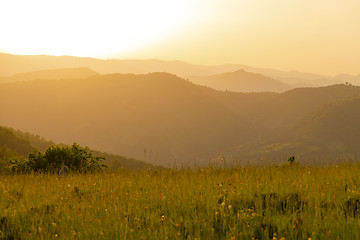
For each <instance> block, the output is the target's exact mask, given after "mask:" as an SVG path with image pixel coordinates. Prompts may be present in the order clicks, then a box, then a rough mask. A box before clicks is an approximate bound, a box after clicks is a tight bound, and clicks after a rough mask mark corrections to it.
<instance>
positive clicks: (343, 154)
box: [237, 96, 360, 164]
mask: <svg viewBox="0 0 360 240" xmlns="http://www.w3.org/2000/svg"><path fill="white" fill-rule="evenodd" d="M359 121H360V96H358V97H355V98H350V99H347V100H343V101H339V102H335V103H332V104H328V105H325V106H323V107H321V108H319V109H317V110H316V111H314V112H311V113H310V114H307V115H305V116H304V117H303V118H301V119H300V120H298V121H296V122H295V123H294V124H292V125H291V126H288V127H286V128H284V129H281V130H279V132H278V133H277V134H274V135H272V136H271V137H270V138H268V139H267V140H265V141H263V142H258V143H254V144H249V145H246V146H241V147H240V148H239V149H238V155H237V156H238V157H239V158H240V159H241V158H242V159H268V160H269V159H271V160H272V161H274V162H280V161H284V160H286V159H287V157H289V156H291V155H295V156H296V157H297V158H298V160H299V161H300V162H303V163H304V162H305V163H309V164H324V163H330V162H338V161H342V160H350V159H352V160H359V159H358V157H359V154H360V146H359V140H360V131H359V127H358V123H359Z"/></svg>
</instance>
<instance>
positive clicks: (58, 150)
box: [8, 143, 106, 173]
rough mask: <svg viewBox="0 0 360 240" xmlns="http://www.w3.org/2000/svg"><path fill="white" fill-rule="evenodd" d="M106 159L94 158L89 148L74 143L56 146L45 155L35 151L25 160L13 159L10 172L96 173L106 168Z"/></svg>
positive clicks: (9, 168) (50, 148) (9, 167)
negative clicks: (104, 161) (104, 162)
mask: <svg viewBox="0 0 360 240" xmlns="http://www.w3.org/2000/svg"><path fill="white" fill-rule="evenodd" d="M103 160H104V157H99V156H94V155H93V154H92V151H91V150H90V149H89V148H87V147H85V148H84V147H80V145H78V144H76V143H74V144H73V145H72V146H71V147H70V146H60V145H54V146H51V147H49V148H48V149H47V150H46V151H45V152H44V153H41V152H40V151H39V150H37V149H35V150H33V151H32V152H31V153H29V155H28V158H26V159H24V160H19V159H13V160H11V162H10V165H9V166H8V170H9V171H10V172H50V173H67V172H82V173H84V172H96V171H99V170H101V169H102V168H103V167H106V165H105V164H103V163H102V161H103Z"/></svg>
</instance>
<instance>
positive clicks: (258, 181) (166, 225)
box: [0, 164, 360, 239]
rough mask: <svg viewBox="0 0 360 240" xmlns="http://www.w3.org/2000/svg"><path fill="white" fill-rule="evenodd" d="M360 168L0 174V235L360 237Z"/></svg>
mask: <svg viewBox="0 0 360 240" xmlns="http://www.w3.org/2000/svg"><path fill="white" fill-rule="evenodd" d="M359 209H360V164H341V165H339V166H336V165H333V166H323V167H306V166H301V165H294V166H263V167H246V168H232V169H213V168H206V169H196V170H191V169H186V170H169V169H164V170H156V171H155V170H147V171H127V170H123V171H119V172H117V173H102V174H89V175H75V174H68V175H66V174H65V175H51V174H21V175H0V239H309V238H311V239H360V218H359V217H360V212H359V211H360V210H359Z"/></svg>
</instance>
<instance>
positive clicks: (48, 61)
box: [0, 53, 360, 90]
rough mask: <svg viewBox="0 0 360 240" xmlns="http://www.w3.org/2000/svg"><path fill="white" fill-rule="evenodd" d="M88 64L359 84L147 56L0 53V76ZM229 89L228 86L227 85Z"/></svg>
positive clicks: (305, 83)
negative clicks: (101, 56) (102, 56)
mask: <svg viewBox="0 0 360 240" xmlns="http://www.w3.org/2000/svg"><path fill="white" fill-rule="evenodd" d="M83 67H86V68H90V69H91V70H93V71H95V72H97V73H99V74H109V73H134V74H147V73H150V72H168V73H172V74H176V75H178V76H180V77H182V78H185V79H188V78H191V77H198V76H210V75H216V74H223V73H227V72H235V71H238V70H244V71H247V72H251V73H258V74H262V75H264V76H267V77H270V78H272V79H274V80H278V81H281V82H283V83H285V84H287V85H291V86H292V87H293V88H294V87H316V86H327V85H331V84H339V83H345V82H349V83H351V84H353V85H359V84H360V78H359V76H352V75H345V74H342V75H337V76H335V77H331V76H325V75H319V74H312V73H303V72H298V71H279V70H274V69H264V68H256V67H251V66H247V65H243V64H224V65H213V66H206V65H195V64H189V63H186V62H182V61H162V60H156V59H149V60H118V59H113V60H100V59H95V58H79V57H71V56H61V57H56V56H47V55H36V56H34V55H27V56H24V55H10V54H3V53H0V77H10V76H12V75H14V74H17V73H25V72H34V71H41V70H49V69H59V68H83ZM230 90H231V89H230Z"/></svg>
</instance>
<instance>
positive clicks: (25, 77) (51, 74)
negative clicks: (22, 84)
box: [0, 67, 98, 83]
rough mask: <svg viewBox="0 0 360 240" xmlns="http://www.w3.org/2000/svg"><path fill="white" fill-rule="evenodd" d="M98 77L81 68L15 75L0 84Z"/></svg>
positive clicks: (1, 79) (87, 69)
mask: <svg viewBox="0 0 360 240" xmlns="http://www.w3.org/2000/svg"><path fill="white" fill-rule="evenodd" d="M95 75H98V73H96V72H95V71H93V70H91V69H89V68H86V67H83V68H60V69H50V70H40V71H34V72H26V73H17V74H14V75H12V76H10V77H3V78H0V83H8V82H16V81H29V80H35V79H58V80H59V79H81V78H88V77H91V76H95Z"/></svg>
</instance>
